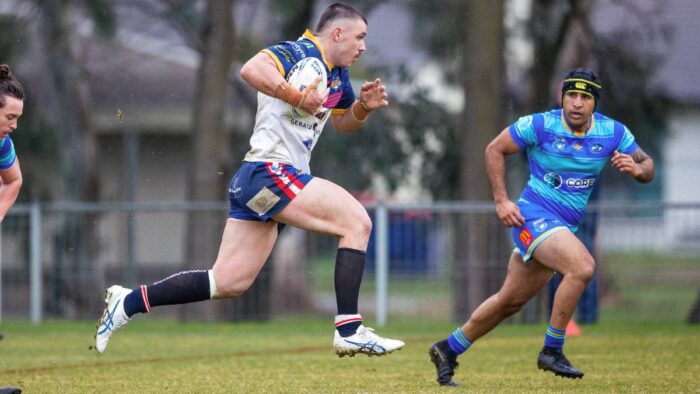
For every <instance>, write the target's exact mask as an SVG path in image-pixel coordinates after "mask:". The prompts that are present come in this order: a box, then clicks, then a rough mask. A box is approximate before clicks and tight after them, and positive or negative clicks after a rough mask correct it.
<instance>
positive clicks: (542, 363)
mask: <svg viewBox="0 0 700 394" xmlns="http://www.w3.org/2000/svg"><path fill="white" fill-rule="evenodd" d="M537 368H539V369H542V370H545V371H552V372H554V374H555V375H557V376H562V377H565V378H569V379H581V378H582V377H583V372H581V371H579V370H578V369H576V368H574V367H573V366H572V365H571V363H570V362H569V360H567V359H566V356H564V353H563V352H562V351H561V350H557V349H552V348H548V347H546V346H545V347H544V348H542V351H541V352H540V355H539V356H537Z"/></svg>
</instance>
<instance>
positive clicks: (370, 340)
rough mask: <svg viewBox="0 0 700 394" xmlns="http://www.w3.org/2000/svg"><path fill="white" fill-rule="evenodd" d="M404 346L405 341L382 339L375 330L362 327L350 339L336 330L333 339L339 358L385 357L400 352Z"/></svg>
mask: <svg viewBox="0 0 700 394" xmlns="http://www.w3.org/2000/svg"><path fill="white" fill-rule="evenodd" d="M403 346H404V343H403V341H399V340H398V339H389V338H382V337H380V336H379V335H377V334H375V333H374V329H373V328H369V327H365V326H363V325H360V326H359V327H358V328H357V331H356V332H355V333H354V334H353V335H350V336H349V337H341V336H340V334H339V333H338V330H335V336H334V338H333V348H334V349H335V354H337V355H338V357H343V356H346V355H347V356H350V357H354V356H355V354H357V353H363V354H366V355H368V356H383V355H386V354H389V353H391V352H393V351H394V350H399V349H401V348H402V347H403Z"/></svg>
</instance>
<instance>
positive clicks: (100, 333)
mask: <svg viewBox="0 0 700 394" xmlns="http://www.w3.org/2000/svg"><path fill="white" fill-rule="evenodd" d="M131 292H132V290H131V289H127V288H124V287H121V286H119V285H114V286H112V287H110V288H109V289H107V292H106V293H105V309H104V312H102V317H101V318H100V320H98V321H97V332H96V334H95V349H97V352H98V353H102V352H104V351H105V349H106V348H107V343H108V342H109V338H110V337H111V336H112V334H114V332H115V331H117V330H118V329H120V328H121V327H124V326H125V325H126V323H128V322H129V320H131V319H129V317H128V316H127V315H126V313H124V298H126V296H127V295H129V294H130V293H131Z"/></svg>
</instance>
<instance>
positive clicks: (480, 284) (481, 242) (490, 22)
mask: <svg viewBox="0 0 700 394" xmlns="http://www.w3.org/2000/svg"><path fill="white" fill-rule="evenodd" d="M463 35H464V38H465V39H464V40H463V41H462V42H463V46H462V49H461V56H462V64H463V67H462V69H463V73H462V76H463V77H462V87H463V90H464V98H465V104H464V105H465V106H464V111H463V113H462V117H461V127H463V128H464V133H462V134H461V136H460V137H461V138H460V142H459V144H460V156H461V157H460V162H461V165H460V171H461V174H460V182H461V183H460V194H461V197H462V199H464V200H467V201H491V199H492V197H491V192H490V190H491V189H490V185H489V181H488V178H487V176H486V166H485V163H484V148H485V147H486V145H487V144H488V143H489V142H490V140H491V139H492V138H493V137H494V136H495V135H496V134H497V133H498V132H500V130H501V128H502V127H501V125H502V123H503V118H502V112H503V111H502V107H503V69H504V67H503V4H502V3H501V2H483V1H477V0H472V1H468V2H467V15H466V20H465V23H464V34H463ZM487 221H488V217H487V215H485V214H470V215H469V216H467V217H466V218H463V219H462V220H461V223H460V230H461V231H462V234H461V235H458V236H459V237H462V239H464V241H466V242H464V243H458V244H460V245H465V247H459V248H458V249H457V250H456V254H455V255H456V259H455V267H454V278H455V282H454V293H455V311H454V312H455V318H456V319H457V320H464V318H465V317H466V316H469V314H470V313H471V312H472V311H474V309H476V307H477V306H478V305H479V304H480V303H481V302H482V301H483V300H484V299H485V298H486V297H487V296H488V294H487V290H488V287H489V286H488V285H487V280H488V278H487V272H488V263H489V258H490V256H489V253H488V252H489V248H488V245H489V241H490V240H489V233H488V232H486V231H484V229H485V228H486V226H487ZM465 238H466V239H465ZM503 264H505V263H503Z"/></svg>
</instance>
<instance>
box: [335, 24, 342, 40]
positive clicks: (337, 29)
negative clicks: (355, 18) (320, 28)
mask: <svg viewBox="0 0 700 394" xmlns="http://www.w3.org/2000/svg"><path fill="white" fill-rule="evenodd" d="M340 33H341V30H340V27H336V28H334V29H333V41H335V42H339V41H340Z"/></svg>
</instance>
